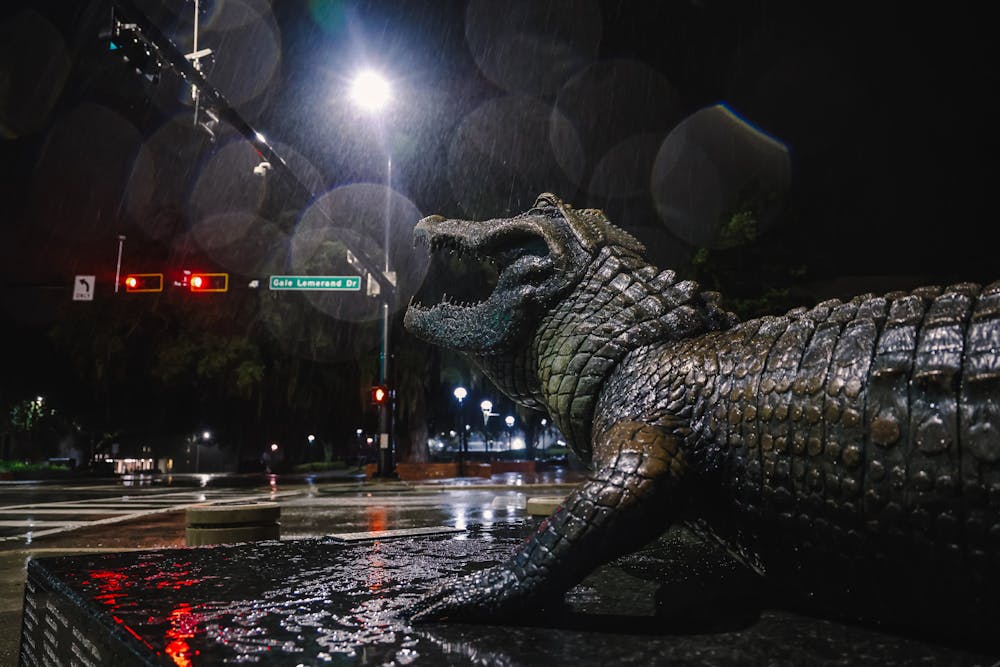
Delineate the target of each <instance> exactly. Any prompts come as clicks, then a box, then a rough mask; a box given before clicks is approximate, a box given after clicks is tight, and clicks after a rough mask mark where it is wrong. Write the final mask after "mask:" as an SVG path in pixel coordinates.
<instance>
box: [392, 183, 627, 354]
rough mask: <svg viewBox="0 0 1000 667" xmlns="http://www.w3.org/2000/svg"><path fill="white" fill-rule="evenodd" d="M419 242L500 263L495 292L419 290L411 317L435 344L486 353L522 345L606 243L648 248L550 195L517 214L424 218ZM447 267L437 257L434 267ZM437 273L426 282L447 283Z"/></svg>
mask: <svg viewBox="0 0 1000 667" xmlns="http://www.w3.org/2000/svg"><path fill="white" fill-rule="evenodd" d="M414 243H415V244H417V245H419V244H424V245H426V246H428V247H429V248H430V251H431V254H432V255H440V254H442V253H454V254H457V255H460V256H466V257H472V258H473V259H475V260H476V261H480V262H490V263H491V264H493V265H494V266H496V270H497V278H496V285H495V287H493V288H492V290H491V291H489V292H488V293H483V294H481V295H477V296H475V297H471V298H469V297H461V298H462V299H463V301H459V300H457V299H456V297H455V296H454V292H453V296H452V297H449V296H448V295H447V294H446V293H443V294H440V295H425V294H422V293H418V294H417V296H415V297H414V299H413V301H411V303H410V306H409V308H408V309H407V311H406V317H405V320H404V323H405V325H406V328H407V329H409V330H410V331H411V332H412V333H414V334H415V335H416V336H418V337H420V338H422V339H424V340H426V341H428V342H430V343H434V344H437V345H441V346H443V347H448V348H451V349H454V350H458V351H461V352H466V353H471V354H476V355H482V356H489V355H496V354H503V353H505V352H508V351H510V350H512V349H514V348H515V347H517V346H519V345H523V344H524V343H525V341H526V339H527V338H528V337H529V336H531V335H532V334H533V333H534V331H535V330H536V328H537V326H538V324H539V322H540V319H541V317H542V316H543V315H544V314H545V313H546V312H548V311H549V310H550V309H551V308H552V307H553V306H554V305H555V304H556V303H557V302H558V301H559V299H561V298H562V297H563V296H565V294H566V293H567V292H568V291H570V290H571V289H572V288H573V287H574V286H576V285H577V284H578V283H579V282H580V280H581V279H582V278H583V276H584V275H585V274H586V272H587V269H588V268H589V267H590V265H591V264H592V261H593V259H594V258H595V257H597V255H598V253H599V252H600V250H601V248H603V247H605V246H607V245H617V246H620V247H621V248H623V249H624V250H626V251H629V252H632V253H636V254H642V253H643V252H644V248H643V246H642V244H641V243H639V241H637V240H636V239H635V238H633V237H632V236H630V235H629V234H628V233H626V232H625V231H623V230H621V229H619V228H618V227H615V226H614V225H612V224H611V223H610V222H609V221H608V219H607V218H606V217H605V216H604V214H603V213H602V212H600V211H597V210H594V209H583V210H575V209H573V207H572V206H569V205H568V204H565V203H563V202H562V200H560V199H559V198H558V197H556V196H555V195H552V194H548V193H546V194H542V195H541V196H539V197H538V199H537V200H536V201H535V205H534V206H533V207H532V208H531V209H530V210H528V211H526V212H525V213H522V214H520V215H517V216H515V217H513V218H500V219H494V220H485V221H468V220H449V219H446V218H443V217H441V216H439V215H433V216H430V217H427V218H424V219H423V220H421V221H420V222H419V223H418V224H417V226H416V228H415V229H414ZM433 259H434V257H432V260H433ZM445 266H446V265H445V264H444V263H442V262H435V261H432V263H431V267H432V269H431V270H432V271H433V270H435V267H436V268H437V269H441V268H443V267H445ZM437 278H438V277H434V276H428V281H427V282H430V283H437V284H439V285H440V284H448V283H447V280H445V281H441V280H438V279H437ZM445 292H447V289H446V290H445Z"/></svg>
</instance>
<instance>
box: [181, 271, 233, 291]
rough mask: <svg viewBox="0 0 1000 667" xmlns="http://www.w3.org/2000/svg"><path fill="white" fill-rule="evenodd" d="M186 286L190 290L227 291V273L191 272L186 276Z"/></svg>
mask: <svg viewBox="0 0 1000 667" xmlns="http://www.w3.org/2000/svg"><path fill="white" fill-rule="evenodd" d="M188 286H189V287H190V288H191V291H192V292H227V291H229V274H228V273H192V274H191V277H190V278H188Z"/></svg>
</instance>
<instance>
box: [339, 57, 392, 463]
mask: <svg viewBox="0 0 1000 667" xmlns="http://www.w3.org/2000/svg"><path fill="white" fill-rule="evenodd" d="M349 95H350V98H351V101H352V102H353V103H354V105H355V106H356V107H358V108H359V109H361V110H362V111H365V112H367V113H372V114H375V113H378V112H379V111H381V110H382V109H383V108H385V106H386V104H388V103H389V100H390V99H391V98H392V92H391V90H390V88H389V82H388V81H386V79H385V78H384V77H382V76H381V75H380V74H378V73H377V72H375V71H372V70H365V71H363V72H360V73H358V74H357V75H356V76H355V77H354V80H353V81H352V82H351V88H350V91H349ZM385 179H386V198H385V202H386V205H385V224H384V229H383V249H384V259H385V263H384V267H383V270H384V272H385V277H386V279H388V280H389V281H390V282H392V283H393V284H395V280H394V279H393V277H392V271H391V270H390V266H389V215H390V213H391V206H392V154H391V153H390V152H389V149H388V146H387V147H386V169H385ZM388 377H389V294H386V293H383V294H382V346H381V349H380V351H379V366H378V382H379V384H380V385H382V386H386V384H387V382H388ZM393 403H394V399H393V397H391V396H390V399H389V400H388V401H386V402H385V403H383V404H381V405H379V408H378V413H379V419H378V422H379V474H380V475H381V476H383V477H387V476H388V475H389V474H390V472H391V471H392V468H393V467H394V463H393V458H394V457H393V451H392V449H393V447H392V445H393V443H392V434H391V431H392V410H393Z"/></svg>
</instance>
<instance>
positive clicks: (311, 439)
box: [306, 433, 316, 445]
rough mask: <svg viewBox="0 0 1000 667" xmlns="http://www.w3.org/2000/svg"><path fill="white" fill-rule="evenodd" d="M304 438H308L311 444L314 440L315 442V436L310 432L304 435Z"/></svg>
mask: <svg viewBox="0 0 1000 667" xmlns="http://www.w3.org/2000/svg"><path fill="white" fill-rule="evenodd" d="M306 440H308V441H309V444H310V445H311V444H313V443H314V442H316V436H315V435H313V434H312V433H310V434H309V435H307V436H306Z"/></svg>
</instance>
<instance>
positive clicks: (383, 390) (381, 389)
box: [372, 384, 389, 405]
mask: <svg viewBox="0 0 1000 667" xmlns="http://www.w3.org/2000/svg"><path fill="white" fill-rule="evenodd" d="M388 401H389V388H388V387H386V386H385V385H381V384H377V385H375V386H374V387H372V403H374V404H375V405H385V404H386V403H387V402H388Z"/></svg>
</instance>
